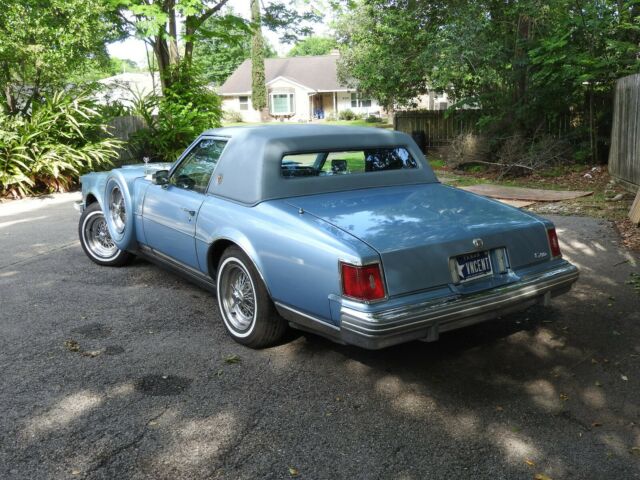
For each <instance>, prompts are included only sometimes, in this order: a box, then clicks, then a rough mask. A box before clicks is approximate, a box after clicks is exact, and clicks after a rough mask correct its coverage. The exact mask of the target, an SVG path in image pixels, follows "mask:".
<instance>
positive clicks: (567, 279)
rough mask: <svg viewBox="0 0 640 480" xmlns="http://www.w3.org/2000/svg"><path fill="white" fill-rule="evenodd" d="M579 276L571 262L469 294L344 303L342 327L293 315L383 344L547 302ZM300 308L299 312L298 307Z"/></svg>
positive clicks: (300, 322)
mask: <svg viewBox="0 0 640 480" xmlns="http://www.w3.org/2000/svg"><path fill="white" fill-rule="evenodd" d="M577 279H578V269H577V268H576V267H575V266H573V265H571V264H570V263H568V262H563V263H562V264H560V265H558V266H556V267H554V268H553V269H551V270H546V271H544V272H542V273H537V274H532V275H529V276H524V277H522V278H521V279H520V281H518V282H515V283H512V284H509V285H506V286H504V287H498V288H494V289H491V290H487V291H484V292H481V293H477V294H475V295H470V296H466V297H449V298H446V299H440V300H438V301H429V302H423V303H417V304H410V305H404V306H401V307H395V308H391V309H382V310H376V311H365V310H358V309H356V308H353V307H352V306H346V305H342V307H341V308H340V327H333V326H326V325H327V324H326V323H324V322H322V323H323V324H324V325H322V326H320V325H318V322H317V321H315V322H310V321H309V320H310V317H308V316H305V317H306V318H302V317H300V316H299V315H296V316H295V317H297V318H293V317H292V316H291V314H292V311H291V310H289V309H287V310H289V311H288V312H284V311H282V310H283V309H280V308H279V310H281V313H282V314H283V316H284V317H285V318H287V319H289V320H290V321H291V322H292V324H293V326H296V327H299V328H302V329H305V330H313V331H316V332H318V333H320V334H323V335H325V336H328V337H331V338H333V339H334V340H336V341H339V342H341V343H349V344H353V345H358V346H360V347H363V348H367V349H380V348H385V347H389V346H391V345H396V344H399V343H403V342H408V341H411V340H418V339H421V340H427V341H433V340H437V339H438V336H439V334H440V332H446V331H449V330H455V329H457V328H462V327H466V326H468V325H473V324H475V323H479V322H482V321H485V320H490V319H492V318H495V317H497V316H500V315H504V314H507V313H510V312H514V311H519V310H523V309H525V308H527V307H529V306H531V305H535V304H539V303H542V304H545V305H546V304H548V302H549V299H550V298H551V297H552V296H556V295H559V294H562V293H565V292H567V291H569V289H570V288H571V286H572V285H573V283H575V281H576V280H577ZM296 313H298V314H299V312H296Z"/></svg>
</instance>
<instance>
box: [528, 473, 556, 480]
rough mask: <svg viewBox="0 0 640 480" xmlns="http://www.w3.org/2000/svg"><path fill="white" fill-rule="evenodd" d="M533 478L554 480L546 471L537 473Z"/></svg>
mask: <svg viewBox="0 0 640 480" xmlns="http://www.w3.org/2000/svg"><path fill="white" fill-rule="evenodd" d="M533 480H552V479H551V477H550V476H548V475H545V474H544V473H536V475H535V477H533Z"/></svg>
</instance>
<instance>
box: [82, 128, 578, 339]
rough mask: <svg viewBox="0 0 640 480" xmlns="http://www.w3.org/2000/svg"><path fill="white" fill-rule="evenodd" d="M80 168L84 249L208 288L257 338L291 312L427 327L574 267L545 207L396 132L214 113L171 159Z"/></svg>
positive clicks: (539, 291)
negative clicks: (476, 188) (437, 161)
mask: <svg viewBox="0 0 640 480" xmlns="http://www.w3.org/2000/svg"><path fill="white" fill-rule="evenodd" d="M81 181H82V196H83V200H82V203H81V206H80V208H81V210H82V215H81V217H80V223H79V235H80V240H81V244H82V247H83V249H84V251H85V253H86V254H87V255H88V257H89V258H90V259H91V260H93V261H94V262H95V263H97V264H99V265H107V266H121V265H124V264H126V263H127V262H129V261H130V260H131V259H132V258H133V257H134V256H135V255H138V256H141V257H144V258H146V259H149V260H152V261H154V262H157V263H160V264H162V265H164V266H167V267H170V268H171V269H173V270H176V271H178V272H180V273H182V274H183V275H185V276H186V277H188V278H189V279H191V280H193V281H195V282H197V283H198V284H200V285H201V286H203V287H205V288H209V289H211V290H215V293H216V297H217V305H218V308H219V312H220V317H221V318H222V320H223V322H224V326H225V327H226V329H227V331H228V332H229V334H230V335H231V337H232V338H233V339H234V340H236V341H238V342H240V343H242V344H244V345H248V346H250V347H255V348H259V347H265V346H268V345H272V344H274V343H276V342H277V341H278V340H279V339H281V338H282V336H283V334H284V333H285V330H286V329H287V327H288V326H291V327H294V328H297V329H302V330H307V331H311V332H315V333H318V334H320V335H324V336H326V337H329V338H331V339H332V340H334V341H337V342H340V343H349V344H354V345H359V346H361V347H365V348H372V349H377V348H384V347H387V346H390V345H394V344H398V343H401V342H407V341H410V340H416V339H422V340H428V341H431V340H436V339H438V336H439V334H440V332H444V331H448V330H452V329H456V328H460V327H464V326H467V325H471V324H473V323H477V322H480V321H484V320H488V319H491V318H494V317H496V316H498V315H501V314H504V313H506V312H509V311H514V310H519V309H524V308H526V307H528V306H530V305H532V304H535V303H543V304H547V303H548V302H549V300H550V298H551V297H552V296H554V295H557V294H560V293H563V292H566V291H568V290H569V289H570V288H571V285H572V284H573V283H574V282H575V281H576V280H577V278H578V271H577V268H576V267H575V266H573V265H571V264H570V263H569V262H567V261H566V260H563V258H562V255H561V252H560V247H559V244H558V238H557V236H556V232H555V228H554V226H553V224H552V223H551V222H550V221H548V220H545V219H543V218H539V217H537V216H535V215H533V214H531V213H525V212H522V211H520V210H517V209H515V208H512V207H509V206H506V205H503V204H501V203H498V202H496V201H493V200H489V199H486V198H483V197H479V196H477V195H474V194H472V193H468V192H465V191H462V190H458V189H455V188H452V187H449V186H446V185H442V184H441V183H440V182H438V180H437V178H436V176H435V175H434V173H433V171H432V170H431V168H430V166H429V164H428V163H427V161H426V160H425V158H424V156H423V155H422V153H421V152H420V150H419V149H418V147H417V145H416V144H415V143H414V142H413V140H412V139H411V138H410V137H409V136H407V135H405V134H402V133H399V132H393V131H387V130H381V129H375V128H352V127H329V126H309V125H292V126H256V127H232V128H219V129H214V130H209V131H206V132H204V133H203V134H202V135H200V136H199V137H198V138H197V139H196V140H195V141H194V142H193V143H192V144H191V145H190V146H189V148H187V149H186V150H185V152H184V153H183V154H182V156H181V157H180V158H179V159H178V160H177V161H176V162H175V163H174V164H172V165H169V164H150V165H148V166H144V165H142V166H139V165H138V166H128V167H123V168H117V169H114V170H111V171H110V172H101V173H90V174H88V175H84V176H83V177H82V179H81Z"/></svg>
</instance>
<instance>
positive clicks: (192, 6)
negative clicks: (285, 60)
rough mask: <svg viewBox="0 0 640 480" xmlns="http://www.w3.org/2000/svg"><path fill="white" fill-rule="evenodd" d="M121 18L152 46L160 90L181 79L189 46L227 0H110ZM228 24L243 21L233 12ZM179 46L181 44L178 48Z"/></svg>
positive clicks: (188, 58) (189, 58) (190, 54)
mask: <svg viewBox="0 0 640 480" xmlns="http://www.w3.org/2000/svg"><path fill="white" fill-rule="evenodd" d="M112 1H113V2H114V3H115V5H116V7H117V9H118V13H119V16H120V20H121V22H122V23H123V24H124V25H126V26H128V27H129V30H130V33H131V34H134V35H136V36H138V37H140V38H143V39H144V41H145V42H147V43H148V44H149V45H150V46H151V48H152V49H153V52H154V55H155V58H156V61H157V63H158V71H159V73H160V83H161V85H162V89H163V91H164V90H166V89H167V88H171V86H172V85H173V84H174V83H176V82H178V81H183V80H184V78H183V76H182V72H181V71H180V70H181V68H186V69H189V67H191V64H192V60H193V50H194V45H195V42H196V41H197V39H198V36H199V35H200V34H201V33H202V31H201V29H202V26H203V25H204V23H205V22H206V21H207V19H209V18H210V17H212V16H213V15H216V14H217V13H218V12H219V11H220V10H221V9H222V7H224V6H225V5H226V3H227V2H228V0H217V1H213V2H211V1H208V0H112ZM178 17H181V18H182V19H183V20H184V33H183V35H182V42H181V43H182V45H180V43H179V41H178V40H179V33H180V31H179V27H178ZM226 19H227V21H228V22H229V24H230V25H234V26H237V25H239V24H241V23H243V21H242V19H239V18H238V17H235V16H233V15H228V16H227V17H226ZM180 47H182V48H180Z"/></svg>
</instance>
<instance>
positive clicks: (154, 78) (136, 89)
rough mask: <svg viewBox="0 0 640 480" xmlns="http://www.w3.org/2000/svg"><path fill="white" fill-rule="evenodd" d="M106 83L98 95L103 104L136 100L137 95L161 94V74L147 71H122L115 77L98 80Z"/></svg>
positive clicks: (97, 97) (103, 83)
mask: <svg viewBox="0 0 640 480" xmlns="http://www.w3.org/2000/svg"><path fill="white" fill-rule="evenodd" d="M98 83H101V84H102V85H104V88H103V89H102V91H101V92H100V93H98V94H97V95H96V99H97V100H98V102H100V103H103V104H108V103H113V102H120V103H128V102H133V101H135V99H136V97H142V96H145V95H148V94H150V93H155V94H156V95H160V94H161V91H160V76H159V75H158V73H157V72H156V73H154V74H153V75H152V74H151V73H149V72H145V73H121V74H119V75H114V76H113V77H107V78H103V79H102V80H98Z"/></svg>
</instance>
